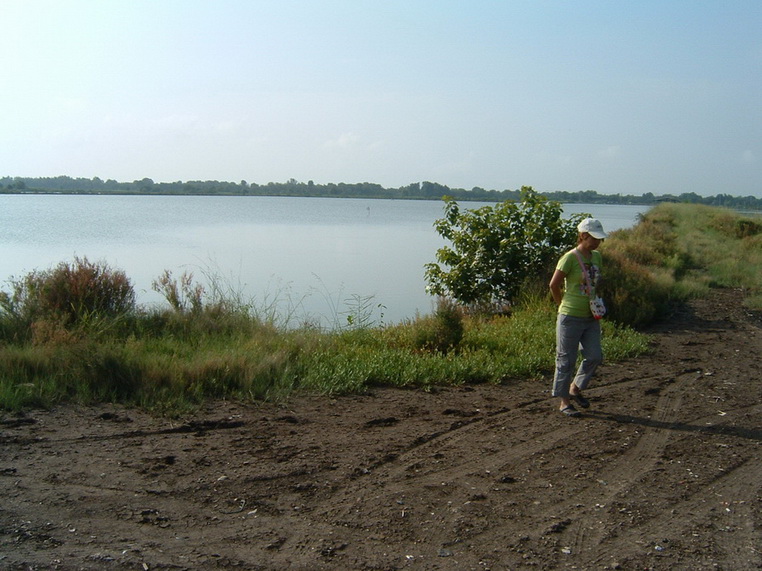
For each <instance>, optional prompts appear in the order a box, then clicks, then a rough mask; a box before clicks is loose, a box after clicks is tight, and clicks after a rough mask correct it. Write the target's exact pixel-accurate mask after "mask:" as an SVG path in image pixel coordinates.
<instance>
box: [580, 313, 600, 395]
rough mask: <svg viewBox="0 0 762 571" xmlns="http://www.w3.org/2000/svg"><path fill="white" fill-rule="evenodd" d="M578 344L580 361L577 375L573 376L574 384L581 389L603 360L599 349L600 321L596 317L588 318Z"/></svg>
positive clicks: (585, 385)
mask: <svg viewBox="0 0 762 571" xmlns="http://www.w3.org/2000/svg"><path fill="white" fill-rule="evenodd" d="M579 344H580V347H581V349H582V363H581V364H580V366H579V369H577V375H576V376H575V377H574V384H575V385H576V387H577V388H578V389H579V390H580V391H583V390H585V388H587V385H588V383H589V382H590V379H591V378H592V377H593V374H595V370H596V369H597V368H598V365H600V364H601V363H602V362H603V351H602V349H601V322H600V321H598V320H597V319H594V320H590V322H589V323H588V324H587V327H585V329H584V331H582V334H581V336H580V338H579Z"/></svg>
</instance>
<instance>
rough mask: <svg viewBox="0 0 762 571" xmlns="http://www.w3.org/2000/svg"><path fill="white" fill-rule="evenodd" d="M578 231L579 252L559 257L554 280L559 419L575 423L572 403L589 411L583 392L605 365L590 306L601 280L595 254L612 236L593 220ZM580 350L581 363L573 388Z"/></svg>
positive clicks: (598, 255)
mask: <svg viewBox="0 0 762 571" xmlns="http://www.w3.org/2000/svg"><path fill="white" fill-rule="evenodd" d="M577 231H578V232H579V235H578V237H577V247H576V248H574V249H573V250H570V251H569V252H567V253H566V254H564V255H563V256H561V259H560V260H559V261H558V264H557V265H556V271H555V272H554V273H553V277H552V278H551V280H550V292H551V294H552V295H553V300H554V301H555V302H556V305H557V306H558V317H557V320H556V372H555V376H554V378H553V396H554V397H558V398H560V399H561V402H560V405H559V410H560V411H561V413H562V414H564V415H566V416H573V417H576V416H580V412H579V411H578V410H577V409H576V408H575V407H574V405H573V404H572V400H573V401H574V402H576V403H577V404H578V405H579V406H580V407H581V408H588V407H589V406H590V402H589V401H588V400H587V399H586V398H585V397H584V396H583V395H582V391H583V390H585V389H586V388H587V385H588V383H589V382H590V379H591V378H592V376H593V374H594V373H595V370H596V368H597V367H598V365H600V363H601V361H602V360H603V352H602V351H601V324H600V321H599V320H598V319H596V318H595V317H593V314H592V312H591V310H590V300H591V299H593V298H594V297H595V286H596V285H598V283H599V281H600V279H601V268H602V258H601V253H600V252H598V251H597V249H598V246H600V245H601V242H603V240H604V238H606V237H607V236H608V234H606V232H604V231H603V225H602V224H601V222H600V221H599V220H596V219H595V218H586V219H585V220H583V221H582V222H580V224H579V226H577ZM580 349H581V350H582V363H581V364H580V366H579V368H578V369H577V370H576V375H575V376H574V380H573V382H572V375H573V374H574V371H575V367H576V364H577V352H578V351H579V350H580Z"/></svg>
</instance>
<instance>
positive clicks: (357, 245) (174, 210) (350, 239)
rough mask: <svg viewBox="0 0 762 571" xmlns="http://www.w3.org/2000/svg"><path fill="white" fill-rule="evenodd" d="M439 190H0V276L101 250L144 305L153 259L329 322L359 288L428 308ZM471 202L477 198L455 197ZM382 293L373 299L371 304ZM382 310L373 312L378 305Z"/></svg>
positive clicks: (625, 221)
mask: <svg viewBox="0 0 762 571" xmlns="http://www.w3.org/2000/svg"><path fill="white" fill-rule="evenodd" d="M442 206H443V203H442V202H439V201H400V200H363V199H357V200H352V199H331V198H280V197H230V196H220V197H208V196H201V197H196V196H68V195H62V196H59V195H26V196H17V195H0V248H2V256H0V282H3V283H2V287H3V289H7V283H6V282H7V280H8V279H9V278H11V277H21V276H23V275H25V274H26V273H28V272H30V271H32V270H35V269H38V270H45V269H49V268H51V267H53V266H55V265H56V264H58V263H59V262H61V261H70V260H72V259H73V258H74V256H79V257H87V258H88V259H89V260H90V261H105V262H106V263H108V264H109V265H110V266H111V267H112V268H117V269H121V270H123V271H124V272H125V273H126V274H127V275H128V276H129V278H130V279H131V280H132V283H133V285H134V286H135V289H136V291H137V292H138V299H139V302H140V303H142V304H144V305H152V304H157V303H163V299H162V298H161V296H159V294H157V293H156V292H154V291H152V290H151V283H152V281H153V280H154V279H156V278H157V277H158V276H160V275H161V274H162V273H163V272H164V270H171V271H172V272H173V273H174V275H175V276H179V275H180V274H182V273H183V272H184V271H188V272H193V274H194V276H195V277H196V279H197V281H200V282H205V281H206V278H205V276H209V275H212V276H216V278H218V280H217V281H218V282H221V283H223V284H224V285H225V286H226V287H230V288H232V289H233V290H234V291H236V292H240V293H242V294H243V296H244V298H245V299H247V300H248V299H252V300H253V302H254V305H255V306H256V307H259V308H264V307H268V306H272V305H273V304H275V305H276V306H277V307H278V308H279V313H280V314H281V315H290V316H293V318H294V319H295V320H297V321H300V320H303V319H320V320H321V321H323V323H326V324H328V325H334V324H337V323H344V322H345V314H346V312H347V311H350V310H351V309H352V308H353V307H357V303H358V302H357V300H358V299H363V300H368V305H369V306H370V307H372V308H373V309H374V311H373V315H372V317H373V319H374V320H375V321H376V322H378V321H379V320H380V319H381V318H382V317H383V321H384V322H386V323H393V322H397V321H400V320H402V319H405V318H408V317H413V316H415V314H416V312H420V313H429V312H430V311H431V309H432V298H431V297H430V296H428V295H426V293H425V291H424V288H425V281H424V278H423V266H424V264H426V263H429V262H433V261H435V253H436V250H437V249H438V248H439V247H441V246H442V245H443V241H442V239H441V238H440V237H439V235H438V234H437V233H436V232H435V231H434V229H433V226H432V225H433V223H434V221H435V220H436V219H437V218H441V217H442V215H443V209H442ZM461 206H462V207H463V208H476V207H478V206H481V204H478V203H462V204H461ZM646 209H647V208H646V207H643V206H610V205H566V206H565V213H566V214H571V213H575V212H591V213H593V215H594V216H596V217H598V218H600V219H601V220H602V221H603V224H604V227H605V228H606V230H608V231H610V230H615V229H618V228H624V227H629V226H632V225H633V224H635V222H636V217H637V215H638V214H639V213H641V212H644V211H645V210H646ZM379 305H382V306H383V307H382V308H379V307H378V306H379ZM382 314H383V316H382Z"/></svg>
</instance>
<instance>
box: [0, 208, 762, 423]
mask: <svg viewBox="0 0 762 571" xmlns="http://www.w3.org/2000/svg"><path fill="white" fill-rule="evenodd" d="M449 208H452V204H450V205H449ZM761 241H762V222H760V220H758V219H755V218H748V217H742V216H739V215H737V214H734V213H732V212H731V211H728V210H724V209H716V208H707V207H703V206H697V205H684V204H662V205H660V206H658V207H656V208H654V209H652V210H651V211H649V212H648V213H647V214H646V215H644V216H643V219H642V221H641V222H640V223H639V224H638V225H637V226H636V227H635V228H632V229H628V230H621V231H618V232H614V233H613V234H612V236H611V238H610V239H609V240H607V241H606V243H605V247H604V261H605V268H604V271H605V274H606V276H608V284H607V286H606V292H605V297H606V298H607V300H608V301H609V306H610V312H611V319H607V320H605V321H604V351H605V353H606V355H607V358H608V359H609V360H618V359H622V358H625V357H628V356H633V355H637V354H640V353H643V352H644V351H647V349H648V337H647V336H645V335H643V334H641V333H638V332H637V331H635V330H634V329H632V328H631V327H630V326H631V325H643V324H646V323H649V322H650V321H652V320H653V319H656V318H660V317H664V316H666V315H668V312H669V310H670V307H671V306H672V304H674V303H679V302H680V301H682V300H686V299H688V298H690V297H692V296H698V295H703V294H705V293H706V292H707V291H708V290H709V288H711V287H722V286H732V287H743V288H745V289H746V290H747V291H748V292H749V293H750V295H751V297H750V299H751V300H752V301H755V302H756V303H757V306H759V305H760V303H759V302H760V292H762V287H761V285H762V284H760V279H762V278H761V277H760V276H762V271H761V270H762V247H761V246H762V244H761ZM543 271H544V272H548V271H549V270H548V268H544V269H543ZM154 288H155V289H156V291H159V292H161V293H162V294H163V296H164V297H165V298H166V299H167V302H168V303H167V306H168V307H167V308H166V309H153V310H150V311H149V310H146V309H144V308H141V307H139V306H136V305H135V303H134V294H133V293H132V290H131V286H130V283H129V280H128V278H127V277H126V276H125V275H124V274H123V273H122V272H120V271H118V270H114V269H112V268H110V267H108V265H106V264H105V263H91V262H89V261H88V260H86V259H75V260H74V261H73V262H72V263H62V264H60V265H59V266H57V267H56V268H54V269H52V270H50V271H45V272H33V273H32V274H30V275H28V276H25V277H23V278H21V279H17V280H11V281H10V282H9V291H5V292H2V295H0V408H2V409H4V410H8V411H18V410H22V409H24V408H26V407H50V406H53V405H55V404H56V403H59V402H65V401H75V402H82V403H93V402H121V403H125V404H127V405H131V406H140V407H144V408H146V409H149V410H153V411H156V412H157V413H162V414H170V415H174V414H180V413H182V412H184V411H189V410H193V409H194V408H196V407H198V406H200V405H201V404H202V403H203V402H204V401H205V400H207V399H241V400H261V399H281V398H285V397H287V396H288V395H290V394H292V393H293V392H294V391H309V392H315V393H320V394H326V395H338V394H347V393H356V392H362V391H365V390H367V389H368V388H370V387H373V386H395V387H404V388H411V389H413V388H415V389H423V390H428V389H431V388H433V387H435V386H443V385H458V384H465V383H509V382H510V381H511V379H515V378H538V379H540V378H542V377H543V376H547V375H549V374H550V373H551V372H552V369H553V359H554V321H555V312H554V308H553V304H552V302H551V300H550V297H549V295H548V293H547V288H546V287H544V286H543V287H539V288H532V287H524V288H522V289H521V291H520V292H519V294H518V295H516V296H515V297H514V299H513V303H512V305H511V306H510V311H509V313H505V312H503V313H500V314H496V313H492V314H489V313H473V312H471V311H468V308H464V306H463V305H462V304H459V303H456V302H455V301H454V300H452V299H440V301H439V304H438V306H437V309H436V311H435V312H434V313H432V314H431V315H424V316H418V317H416V318H415V319H411V320H408V321H405V322H403V323H399V324H394V325H383V326H376V325H374V324H372V323H368V320H367V316H366V315H365V313H364V309H363V308H365V307H366V306H367V300H359V301H358V307H357V313H356V314H353V315H352V316H351V317H350V318H348V319H347V323H346V325H345V326H344V327H337V328H335V329H334V330H330V331H326V330H322V329H320V328H318V327H316V326H309V325H304V326H301V327H298V328H293V327H290V328H289V327H283V326H279V325H278V324H277V320H276V319H274V316H272V315H271V314H269V313H268V312H267V311H263V310H262V309H261V308H259V309H258V308H254V307H251V305H249V304H247V303H246V302H245V301H243V300H242V298H241V296H240V295H238V294H235V293H231V292H230V291H228V290H226V289H225V288H223V287H220V286H219V284H214V283H211V284H209V283H207V284H205V285H202V284H199V283H197V282H196V281H195V280H194V278H193V276H191V275H183V276H180V277H179V278H176V277H174V276H172V275H171V274H170V273H165V274H164V275H162V276H160V277H158V278H157V279H156V282H155V283H154Z"/></svg>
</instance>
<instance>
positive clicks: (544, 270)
mask: <svg viewBox="0 0 762 571" xmlns="http://www.w3.org/2000/svg"><path fill="white" fill-rule="evenodd" d="M445 202H446V204H445V217H444V218H442V219H440V220H437V221H436V223H435V228H436V230H437V232H438V233H439V234H440V235H441V236H442V237H443V238H445V239H446V240H449V241H450V242H451V243H452V247H450V246H445V247H443V248H440V249H439V250H438V251H437V254H436V258H437V262H438V263H431V264H427V265H426V274H425V275H426V281H427V282H428V288H427V289H428V291H429V292H430V293H431V294H432V295H437V296H444V297H449V298H452V299H454V300H456V301H457V302H459V303H461V304H463V305H480V306H488V305H497V306H502V305H505V304H506V303H511V302H513V301H514V298H515V296H516V294H517V293H518V292H519V291H520V290H521V288H522V286H523V284H524V283H525V281H526V279H527V277H528V276H536V277H539V278H540V279H542V280H545V281H547V279H550V274H552V272H553V268H554V267H555V263H556V261H557V259H558V257H559V256H560V255H561V253H563V252H564V251H565V250H568V249H570V248H572V247H573V246H574V244H575V243H576V239H577V225H578V224H579V222H580V220H581V219H582V218H585V216H586V215H584V214H575V215H573V216H572V217H571V219H569V220H563V219H562V218H561V214H562V212H563V209H562V207H561V204H560V203H558V202H553V201H549V200H548V199H547V198H545V197H543V196H541V195H538V194H537V193H536V192H535V191H534V190H532V188H531V187H523V188H522V189H521V201H520V202H518V203H516V202H509V201H506V202H503V203H501V204H498V205H496V206H494V207H492V206H484V207H482V208H478V209H476V210H467V211H465V212H461V211H460V208H459V207H458V204H457V202H455V201H454V200H453V199H451V198H447V199H445Z"/></svg>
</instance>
